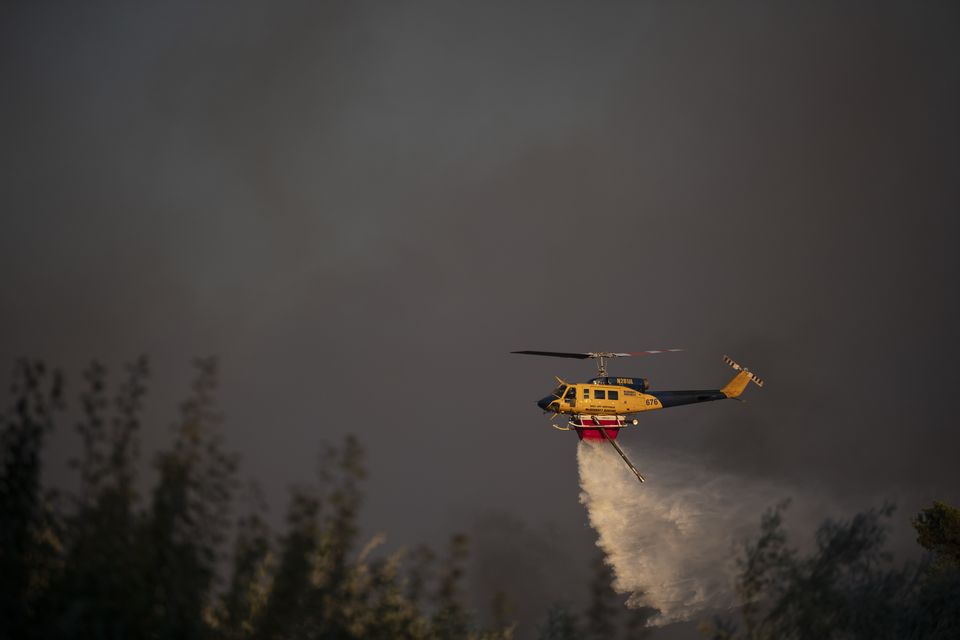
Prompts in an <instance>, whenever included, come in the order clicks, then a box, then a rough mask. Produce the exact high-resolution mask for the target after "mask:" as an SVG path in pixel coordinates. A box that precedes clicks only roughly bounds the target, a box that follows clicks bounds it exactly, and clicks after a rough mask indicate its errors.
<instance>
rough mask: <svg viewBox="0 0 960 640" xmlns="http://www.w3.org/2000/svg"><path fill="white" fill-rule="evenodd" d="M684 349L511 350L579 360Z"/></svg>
mask: <svg viewBox="0 0 960 640" xmlns="http://www.w3.org/2000/svg"><path fill="white" fill-rule="evenodd" d="M677 351H683V349H651V350H649V351H630V352H626V353H616V352H610V351H596V352H592V351H591V352H589V353H568V352H564V351H511V352H510V353H522V354H526V355H529V356H551V357H553V358H576V359H577V360H586V359H587V358H626V357H629V356H647V355H653V354H655V353H674V352H677Z"/></svg>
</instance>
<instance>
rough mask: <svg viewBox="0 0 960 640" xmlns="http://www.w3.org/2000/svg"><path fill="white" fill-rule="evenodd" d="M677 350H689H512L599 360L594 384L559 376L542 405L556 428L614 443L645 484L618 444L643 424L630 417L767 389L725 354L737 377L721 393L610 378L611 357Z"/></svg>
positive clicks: (640, 379) (718, 390)
mask: <svg viewBox="0 0 960 640" xmlns="http://www.w3.org/2000/svg"><path fill="white" fill-rule="evenodd" d="M677 351H683V349H653V350H650V351H634V352H629V353H617V352H610V351H597V352H587V353H569V352H561V351H511V353H520V354H526V355H531V356H550V357H553V358H576V359H578V360H586V359H588V358H592V359H594V360H596V362H597V369H598V372H599V375H598V376H597V377H595V378H592V379H591V380H590V381H589V382H579V383H568V382H565V381H564V380H562V379H561V378H559V377H557V382H558V383H559V386H558V387H557V388H556V389H554V390H553V391H552V392H551V393H550V395H548V396H546V397H543V398H541V399H540V400H538V401H537V406H539V407H540V408H541V409H543V410H544V411H545V412H552V413H553V414H554V417H553V418H552V419H551V425H552V426H553V427H554V428H555V429H559V430H561V431H569V430H571V429H574V430H576V432H577V436H579V438H580V439H581V440H606V441H607V442H609V443H610V444H611V445H613V448H614V449H616V450H617V453H619V454H620V457H621V458H623V461H624V462H626V463H627V466H628V467H630V470H631V471H633V473H634V474H635V475H636V476H637V479H638V480H639V481H640V482H643V481H644V478H643V476H642V475H640V472H639V471H638V470H637V468H636V467H635V466H634V465H633V463H632V462H630V459H629V458H627V455H626V454H625V453H624V452H623V449H621V448H620V445H618V444H617V442H616V437H617V434H618V433H619V432H620V429H622V428H624V427H626V426H629V425H636V424H638V422H639V421H638V420H637V419H636V418H632V417H630V416H633V415H635V414H638V413H641V412H643V411H655V410H657V409H668V408H670V407H678V406H680V405H685V404H697V403H700V402H709V401H711V400H726V399H728V398H739V397H740V394H742V393H743V390H744V389H746V387H747V385H748V384H749V383H750V382H753V383H754V384H756V385H757V386H758V387H762V386H763V380H761V379H760V378H758V377H757V376H756V374H754V373H753V372H751V371H750V370H749V369H747V368H745V367H741V366H740V365H739V364H737V363H736V362H734V361H733V360H732V359H731V358H729V357H728V356H723V361H724V362H726V363H727V364H728V365H730V366H731V367H732V368H733V369H734V370H735V371H736V372H737V374H736V375H735V376H734V377H733V378H732V379H731V380H730V381H729V382H728V383H727V384H726V385H725V386H724V387H723V388H721V389H696V390H684V391H654V390H651V389H650V386H649V383H648V381H647V379H646V378H623V377H613V376H609V375H607V367H606V363H607V361H608V360H610V359H613V358H623V357H631V356H643V355H651V354H657V353H673V352H677ZM561 415H569V416H570V418H569V420H568V422H567V424H566V425H565V426H560V425H557V424H555V423H554V422H552V420H554V419H556V418H557V417H558V416H561Z"/></svg>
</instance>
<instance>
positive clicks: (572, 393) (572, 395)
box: [563, 386, 577, 407]
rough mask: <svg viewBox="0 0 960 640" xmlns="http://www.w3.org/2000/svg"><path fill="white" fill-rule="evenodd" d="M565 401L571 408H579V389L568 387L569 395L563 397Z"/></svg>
mask: <svg viewBox="0 0 960 640" xmlns="http://www.w3.org/2000/svg"><path fill="white" fill-rule="evenodd" d="M563 399H564V400H566V401H567V402H569V403H570V406H571V407H575V406H577V388H576V387H572V386H571V387H567V395H565V396H563Z"/></svg>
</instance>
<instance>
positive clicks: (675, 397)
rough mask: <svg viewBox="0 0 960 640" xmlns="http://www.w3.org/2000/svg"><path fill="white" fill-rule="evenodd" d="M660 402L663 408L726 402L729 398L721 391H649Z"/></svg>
mask: <svg viewBox="0 0 960 640" xmlns="http://www.w3.org/2000/svg"><path fill="white" fill-rule="evenodd" d="M647 395H651V396H653V397H655V398H656V399H657V400H659V401H660V404H662V405H663V408H664V409H666V408H667V407H679V406H680V405H683V404H697V403H698V402H710V401H711V400H726V398H727V396H725V395H724V394H723V392H722V391H720V390H719V389H695V390H692V391H647Z"/></svg>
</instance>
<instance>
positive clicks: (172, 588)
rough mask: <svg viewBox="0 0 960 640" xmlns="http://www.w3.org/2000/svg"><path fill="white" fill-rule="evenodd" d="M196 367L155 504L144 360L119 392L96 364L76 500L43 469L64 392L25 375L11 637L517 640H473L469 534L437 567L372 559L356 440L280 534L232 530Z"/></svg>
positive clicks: (2, 572) (2, 590) (7, 630)
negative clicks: (145, 475)
mask: <svg viewBox="0 0 960 640" xmlns="http://www.w3.org/2000/svg"><path fill="white" fill-rule="evenodd" d="M195 370H196V375H195V377H194V381H193V383H192V385H191V387H190V391H189V394H188V397H187V400H186V401H185V402H184V403H183V404H182V406H181V411H180V417H179V419H178V420H177V422H176V424H175V425H174V428H173V434H172V436H173V437H172V445H171V447H170V448H169V449H167V450H165V451H162V452H160V453H159V454H158V455H157V456H156V458H155V460H154V465H155V468H156V471H157V477H158V479H157V482H156V484H155V486H154V487H153V489H152V491H151V492H150V493H149V495H148V496H145V497H141V496H139V495H137V492H136V487H137V478H136V471H137V468H138V465H139V457H138V433H139V431H140V428H141V419H142V418H141V416H142V410H143V400H144V397H145V394H146V389H147V384H146V383H147V377H148V373H149V369H148V365H147V361H146V359H145V358H140V359H138V360H136V361H134V362H132V363H131V364H130V365H129V366H127V367H126V369H125V371H124V375H123V378H122V381H121V383H120V384H119V385H118V386H117V388H116V389H115V390H114V391H112V392H111V391H110V388H109V384H108V382H109V375H108V372H107V370H106V367H104V366H103V365H102V364H100V363H98V362H94V363H92V364H91V365H90V366H89V367H88V368H87V370H86V371H85V372H84V375H83V380H84V386H83V388H82V390H81V391H80V394H79V400H80V402H79V410H78V413H79V415H80V419H79V421H78V422H77V424H76V429H77V433H78V435H79V437H80V442H81V450H80V455H79V457H78V458H77V459H76V460H74V461H72V466H73V467H74V468H75V469H76V471H77V473H78V475H79V482H78V489H77V491H76V493H75V494H71V495H67V496H65V497H64V498H65V499H62V500H57V499H56V496H55V495H54V494H51V493H47V494H45V493H43V491H42V488H41V483H40V478H41V474H40V471H41V459H42V451H43V445H44V439H45V436H46V435H47V434H48V433H49V432H50V431H51V430H52V429H53V428H54V427H55V425H56V422H57V416H58V415H62V411H61V409H63V406H64V402H63V385H62V377H61V376H60V374H59V373H58V372H55V371H50V370H48V369H47V368H46V367H45V366H44V365H43V364H42V363H40V362H31V361H22V362H18V363H17V365H16V367H15V369H14V374H13V382H12V384H11V387H10V398H11V401H10V404H9V406H8V407H6V408H5V410H4V412H3V414H2V420H3V423H2V425H3V427H2V432H0V443H2V458H0V639H4V640H5V639H6V638H109V639H113V638H117V639H127V638H132V639H137V638H197V639H200V638H203V639H208V638H209V639H218V638H223V639H230V640H239V639H247V638H249V639H260V638H263V639H278V640H279V639H286V638H338V639H339V638H373V639H376V638H383V639H387V638H391V639H392V638H409V639H411V640H419V639H423V640H427V639H434V638H437V639H439V638H464V637H471V638H477V639H480V638H487V639H490V640H494V639H497V638H503V639H506V638H509V637H511V631H510V629H500V630H494V631H482V630H479V629H477V628H476V625H475V623H474V622H473V619H472V617H471V615H470V614H469V612H468V610H467V608H466V607H465V606H464V605H463V603H462V599H461V598H462V595H461V586H460V585H461V582H462V578H463V574H464V566H465V563H466V559H467V555H468V541H467V539H466V537H464V536H462V535H456V536H453V538H452V539H451V542H450V548H449V550H448V553H447V555H446V557H445V559H444V561H443V562H442V563H441V565H440V566H439V567H435V566H434V564H435V563H434V562H433V554H432V552H430V551H429V550H428V549H426V548H421V549H418V550H417V551H416V552H415V553H414V554H413V555H412V558H410V559H405V558H404V557H403V555H402V553H396V554H393V555H391V556H389V557H385V558H384V557H379V558H376V557H374V555H373V554H374V551H375V548H376V546H377V545H378V544H379V543H380V542H381V540H379V539H374V540H372V541H368V542H367V544H366V545H365V546H363V547H362V548H360V543H361V541H360V540H358V535H359V528H358V525H357V517H358V515H359V512H360V507H361V505H362V501H363V495H362V491H361V487H362V482H363V480H364V478H365V476H366V470H365V467H364V452H363V448H362V447H361V446H360V443H359V442H358V441H357V440H356V439H355V438H353V437H352V436H348V437H347V438H346V439H345V440H344V441H343V443H342V444H341V446H339V447H326V448H325V449H324V450H323V452H322V453H321V456H320V470H319V471H320V472H319V482H318V486H316V487H312V488H310V487H308V488H301V489H298V490H296V491H294V492H293V494H292V496H291V499H290V504H289V507H288V510H287V518H286V522H287V523H286V527H285V530H284V531H283V532H282V533H281V534H280V535H279V536H274V535H273V534H272V532H271V531H270V529H269V528H268V526H267V525H266V523H265V521H264V520H263V518H262V517H261V516H260V515H259V514H258V513H256V512H254V513H247V514H243V515H241V516H240V517H236V516H235V515H234V514H233V513H232V510H233V508H234V507H233V505H234V497H235V493H236V475H237V462H236V458H235V456H233V455H232V454H230V453H228V452H227V451H226V450H225V448H224V446H223V442H222V439H221V435H220V429H219V425H220V422H221V417H220V415H219V413H218V411H217V409H216V403H215V393H216V387H217V363H216V360H214V359H212V358H207V359H199V360H197V361H196V362H195ZM231 538H232V544H231V543H230V541H231ZM224 549H230V550H231V552H230V553H229V554H224V553H223V550H224Z"/></svg>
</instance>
